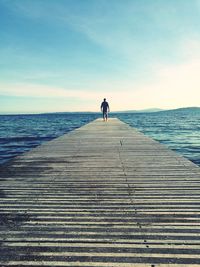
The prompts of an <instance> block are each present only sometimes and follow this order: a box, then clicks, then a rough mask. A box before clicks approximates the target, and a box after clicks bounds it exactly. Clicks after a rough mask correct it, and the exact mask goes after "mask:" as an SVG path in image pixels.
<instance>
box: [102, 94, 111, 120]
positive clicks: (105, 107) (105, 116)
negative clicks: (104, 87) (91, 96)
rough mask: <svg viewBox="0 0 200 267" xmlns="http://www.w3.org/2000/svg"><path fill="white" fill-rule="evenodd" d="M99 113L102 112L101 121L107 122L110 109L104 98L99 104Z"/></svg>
mask: <svg viewBox="0 0 200 267" xmlns="http://www.w3.org/2000/svg"><path fill="white" fill-rule="evenodd" d="M101 111H102V112H103V120H104V121H107V120H108V112H110V108H109V105H108V102H107V101H106V99H105V98H104V100H103V102H102V103H101Z"/></svg>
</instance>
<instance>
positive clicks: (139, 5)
mask: <svg viewBox="0 0 200 267" xmlns="http://www.w3.org/2000/svg"><path fill="white" fill-rule="evenodd" d="M0 59H1V60H0V73H1V75H0V113H21V112H22V113H32V112H34V113H35V112H36V113H37V112H52V111H99V106H100V102H101V101H102V99H103V98H104V97H106V98H107V100H108V101H109V103H110V106H111V110H113V111H114V110H128V109H144V108H153V107H157V108H177V107H185V106H200V89H199V88H200V77H199V69H200V1H199V0H168V1H166V0H0Z"/></svg>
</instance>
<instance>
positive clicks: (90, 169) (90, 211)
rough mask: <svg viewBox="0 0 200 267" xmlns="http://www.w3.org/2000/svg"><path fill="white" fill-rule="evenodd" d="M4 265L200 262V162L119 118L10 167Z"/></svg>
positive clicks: (0, 256) (0, 257)
mask: <svg viewBox="0 0 200 267" xmlns="http://www.w3.org/2000/svg"><path fill="white" fill-rule="evenodd" d="M0 180H1V185H0V193H1V198H0V209H1V217H0V218H1V233H0V236H1V251H0V266H85V267H86V266H96V267H107V266H108V267H129V266H131V267H132V266H150V267H151V266H174V267H175V266H181V267H182V266H200V168H199V167H198V166H196V165H195V164H193V163H192V162H190V161H188V160H187V159H185V158H183V157H181V156H179V155H177V154H176V153H174V152H172V151H171V150H169V149H167V148H166V147H165V146H164V145H161V144H159V143H158V142H156V141H154V140H152V139H150V138H148V137H146V136H144V135H143V134H142V133H139V132H138V131H136V130H135V129H133V128H131V127H129V126H128V125H127V124H125V123H122V122H121V121H119V120H118V119H110V120H109V122H107V123H105V122H102V120H100V119H99V120H95V121H94V122H92V123H90V124H87V125H86V126H84V127H81V128H80V129H77V130H75V131H73V132H71V133H69V134H66V135H64V136H62V137H59V138H57V139H54V140H52V141H50V142H48V143H46V144H44V145H41V146H39V147H37V148H35V149H33V150H32V151H30V152H28V153H25V154H23V155H21V156H20V157H17V158H16V159H15V160H13V161H12V162H11V163H10V164H8V165H7V166H6V167H4V168H2V169H1V179H0Z"/></svg>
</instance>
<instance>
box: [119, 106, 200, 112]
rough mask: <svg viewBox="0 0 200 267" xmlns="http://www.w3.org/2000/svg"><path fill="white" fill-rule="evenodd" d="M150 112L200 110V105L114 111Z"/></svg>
mask: <svg viewBox="0 0 200 267" xmlns="http://www.w3.org/2000/svg"><path fill="white" fill-rule="evenodd" d="M146 112H147V113H150V112H182V113H183V112H184V113H185V112H200V107H186V108H177V109H159V108H149V109H142V110H124V111H116V112H114V113H146Z"/></svg>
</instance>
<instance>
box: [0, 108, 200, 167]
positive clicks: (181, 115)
mask: <svg viewBox="0 0 200 267" xmlns="http://www.w3.org/2000/svg"><path fill="white" fill-rule="evenodd" d="M100 116H101V114H98V113H64V114H62V113H55V114H37V115H1V116H0V164H4V163H6V162H7V161H9V160H10V159H12V158H13V157H15V156H17V155H19V154H21V153H23V152H25V151H28V150H30V149H31V148H33V147H36V146H38V145H40V144H41V143H43V142H46V141H49V140H51V139H53V138H56V137H58V136H60V135H63V134H64V133H67V132H69V131H72V130H74V129H76V128H78V127H81V126H83V125H84V124H86V123H88V122H90V121H92V120H94V119H96V118H99V117H100ZM110 116H111V117H117V118H119V119H120V120H122V121H124V122H125V123H128V124H129V125H130V126H132V127H135V128H137V129H138V130H139V131H141V132H143V133H144V134H146V135H148V136H150V137H152V138H153V139H155V140H157V141H159V142H160V143H163V144H165V145H166V146H168V147H169V148H170V149H172V150H174V151H176V152H178V153H179V154H181V155H183V156H185V157H187V158H188V159H190V160H191V161H193V162H194V163H196V164H198V165H199V166H200V134H199V130H200V109H186V110H177V111H176V110H174V111H162V112H155V113H111V114H110ZM108 123H109V122H108Z"/></svg>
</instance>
